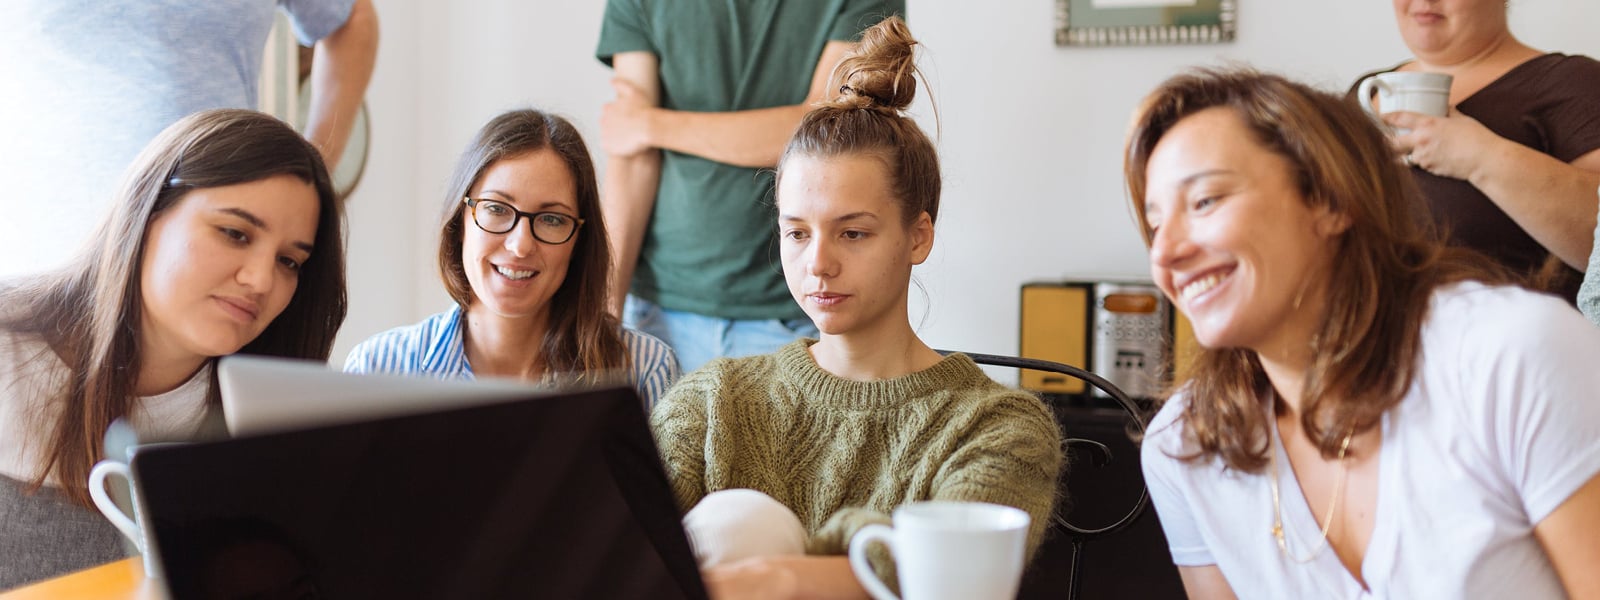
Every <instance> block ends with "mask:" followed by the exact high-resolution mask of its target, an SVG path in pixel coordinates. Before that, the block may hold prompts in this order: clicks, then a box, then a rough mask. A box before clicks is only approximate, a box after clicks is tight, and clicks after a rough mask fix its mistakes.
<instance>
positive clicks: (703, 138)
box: [645, 104, 810, 168]
mask: <svg viewBox="0 0 1600 600" xmlns="http://www.w3.org/2000/svg"><path fill="white" fill-rule="evenodd" d="M808 110H810V107H808V106H805V105H800V104H797V105H792V106H776V107H772V108H761V109H755V110H744V111H736V112H725V113H703V112H688V111H678V110H668V109H664V108H655V109H651V110H650V111H649V115H648V118H647V122H648V123H649V126H648V128H647V132H646V134H645V135H646V137H647V139H648V141H649V144H650V145H652V146H655V147H657V148H663V149H666V150H672V151H675V152H682V153H684V154H692V155H695V156H699V157H701V158H706V159H710V160H714V161H717V162H720V163H727V164H730V165H737V166H741V167H751V168H765V167H772V166H776V165H777V164H778V157H779V156H781V155H782V154H783V149H784V147H785V146H786V145H787V144H788V143H789V138H790V137H791V136H793V135H794V131H795V128H796V127H798V126H799V125H800V118H801V117H804V116H805V114H806V112H807V111H808Z"/></svg>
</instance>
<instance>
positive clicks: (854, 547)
mask: <svg viewBox="0 0 1600 600" xmlns="http://www.w3.org/2000/svg"><path fill="white" fill-rule="evenodd" d="M873 541H879V542H883V544H884V545H885V546H888V547H889V554H891V555H892V554H894V530H893V529H890V528H889V526H888V525H881V524H878V523H873V524H871V525H867V526H866V527H862V528H861V529H857V530H856V534H855V535H854V536H851V537H850V570H851V571H854V572H855V574H856V580H857V581H860V582H861V587H864V588H866V589H867V593H868V594H870V595H871V596H872V597H873V598H876V599H877V600H900V597H899V596H896V595H894V592H891V591H889V587H888V586H886V585H883V582H882V581H878V573H877V572H876V571H873V570H872V565H871V564H868V563H867V544H870V543H872V542H873Z"/></svg>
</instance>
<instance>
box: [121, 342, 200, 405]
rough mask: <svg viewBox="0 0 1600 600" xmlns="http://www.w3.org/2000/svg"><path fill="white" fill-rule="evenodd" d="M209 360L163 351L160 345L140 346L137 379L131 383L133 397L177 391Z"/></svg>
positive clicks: (182, 353)
mask: <svg viewBox="0 0 1600 600" xmlns="http://www.w3.org/2000/svg"><path fill="white" fill-rule="evenodd" d="M207 360H210V357H208V356H200V355H197V354H191V353H188V352H181V351H176V350H171V349H163V348H161V347H160V345H159V344H152V343H148V342H147V343H145V344H141V350H140V356H139V378H138V379H136V380H134V382H133V394H134V395H135V396H140V397H143V396H155V395H158V394H165V393H167V392H170V391H172V390H175V389H178V386H180V385H183V384H184V382H186V381H189V379H190V378H191V377H194V374H195V373H198V372H199V371H200V368H201V367H204V366H205V364H206V361H207Z"/></svg>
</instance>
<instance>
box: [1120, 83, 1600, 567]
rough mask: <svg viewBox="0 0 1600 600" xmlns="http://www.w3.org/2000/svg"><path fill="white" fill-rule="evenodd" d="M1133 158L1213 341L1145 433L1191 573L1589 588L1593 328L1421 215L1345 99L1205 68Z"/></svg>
mask: <svg viewBox="0 0 1600 600" xmlns="http://www.w3.org/2000/svg"><path fill="white" fill-rule="evenodd" d="M1126 157H1127V164H1126V177H1127V182H1128V187H1129V190H1130V192H1131V195H1132V202H1133V209H1134V211H1135V213H1136V215H1137V217H1138V220H1139V223H1140V225H1141V226H1142V227H1141V233H1143V234H1144V236H1145V239H1146V241H1147V242H1148V243H1149V245H1150V270H1151V275H1152V277H1153V278H1154V280H1155V282H1156V284H1157V285H1158V286H1160V287H1161V288H1162V290H1163V291H1164V292H1165V293H1166V294H1167V295H1168V296H1169V297H1170V298H1172V299H1173V301H1174V302H1175V303H1176V305H1177V307H1178V309H1179V310H1181V311H1182V312H1183V313H1184V314H1185V315H1186V316H1188V317H1189V319H1190V321H1191V322H1192V323H1193V324H1194V332H1195V337H1196V339H1198V340H1199V342H1200V344H1201V346H1203V349H1202V351H1201V352H1200V353H1199V356H1198V358H1197V359H1196V361H1195V364H1194V366H1193V367H1192V368H1191V369H1189V371H1188V372H1187V373H1185V374H1184V375H1183V377H1181V378H1180V381H1179V382H1178V384H1177V387H1176V392H1175V393H1174V394H1173V395H1172V397H1171V398H1170V399H1169V400H1168V401H1167V403H1166V404H1165V406H1163V407H1162V409H1161V411H1160V413H1159V414H1158V415H1157V416H1156V418H1155V419H1154V422H1153V423H1152V424H1151V426H1150V428H1149V434H1148V436H1147V437H1146V439H1145V442H1144V449H1143V461H1144V462H1143V466H1144V471H1145V475H1146V479H1147V481H1148V483H1149V486H1150V490H1151V497H1152V498H1153V499H1154V501H1155V504H1156V509H1157V512H1158V513H1159V515H1160V517H1161V523H1162V527H1163V529H1164V530H1165V531H1166V535H1167V539H1168V542H1169V544H1170V546H1171V550H1172V556H1173V560H1174V562H1176V563H1177V565H1178V566H1179V571H1180V573H1181V574H1182V577H1183V581H1184V586H1185V588H1187V590H1188V592H1189V595H1190V596H1191V597H1194V598H1230V597H1243V598H1368V597H1370V598H1468V597H1482V598H1504V597H1518V598H1547V597H1562V596H1563V595H1570V596H1576V597H1583V596H1586V595H1593V594H1594V593H1595V592H1596V591H1597V590H1600V536H1596V535H1594V532H1595V527H1596V526H1597V524H1600V479H1596V477H1595V475H1596V473H1597V472H1600V402H1596V401H1595V398H1594V396H1595V393H1596V392H1595V391H1596V390H1600V369H1596V368H1595V365H1597V364H1600V330H1597V329H1595V328H1594V327H1592V326H1590V325H1589V324H1588V323H1587V322H1586V321H1585V320H1584V319H1583V318H1582V317H1581V316H1580V315H1579V314H1578V313H1577V312H1576V311H1574V310H1572V309H1571V308H1570V307H1569V306H1567V305H1566V304H1565V303H1564V302H1562V301H1561V300H1559V299H1557V298H1554V297H1551V296H1545V295H1541V294H1536V293H1533V292H1529V291H1526V290H1524V289H1522V288H1519V287H1515V286H1512V285H1508V281H1509V280H1508V278H1507V277H1506V276H1505V275H1504V274H1503V273H1501V272H1499V271H1497V270H1496V267H1494V266H1492V265H1491V264H1489V263H1488V262H1487V261H1486V259H1483V258H1482V257H1479V256H1477V255H1473V254H1465V253H1464V251H1461V250H1451V249H1446V248H1445V247H1443V246H1442V245H1440V244H1439V243H1438V242H1437V241H1436V240H1437V239H1438V238H1437V237H1436V236H1435V235H1434V234H1433V232H1431V231H1427V230H1424V229H1421V227H1422V226H1421V225H1419V223H1422V222H1423V221H1422V220H1421V219H1419V218H1418V214H1417V211H1418V210H1419V209H1420V207H1421V204H1420V202H1419V200H1418V199H1417V196H1416V192H1415V190H1414V189H1413V188H1412V184H1411V183H1410V180H1409V176H1408V175H1407V174H1406V173H1405V169H1404V167H1403V166H1402V165H1401V164H1400V162H1399V161H1398V160H1396V159H1395V158H1394V157H1393V153H1392V151H1391V150H1390V149H1389V147H1388V146H1387V143H1386V142H1385V139H1384V136H1383V133H1382V132H1381V131H1380V130H1379V129H1378V127H1377V126H1376V125H1375V124H1374V123H1373V122H1372V121H1370V120H1369V119H1368V118H1367V117H1366V116H1365V115H1363V114H1362V113H1361V111H1360V109H1358V108H1354V107H1352V106H1350V105H1348V104H1345V103H1343V102H1341V100H1340V98H1339V97H1337V96H1335V95H1332V94H1327V93H1323V92H1320V91H1317V90H1313V89H1311V88H1309V87H1307V86H1304V85H1300V84H1297V83H1293V82H1290V81H1288V80H1285V79H1283V78H1280V77H1276V76H1271V75H1264V74H1259V73H1255V72H1252V71H1247V70H1236V71H1197V72H1194V73H1190V74H1184V75H1179V76H1176V77H1173V78H1172V79H1169V80H1168V81H1167V82H1165V83H1163V84H1162V85H1161V86H1160V87H1159V88H1158V89H1157V90H1156V91H1155V92H1153V93H1152V94H1151V95H1150V96H1149V97H1148V98H1147V99H1146V100H1145V102H1144V104H1143V105H1142V108H1141V110H1140V112H1139V115H1138V117H1137V119H1136V122H1135V125H1134V128H1133V130H1132V133H1131V134H1130V137H1129V140H1128V146H1127V155H1126Z"/></svg>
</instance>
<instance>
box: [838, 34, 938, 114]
mask: <svg viewBox="0 0 1600 600" xmlns="http://www.w3.org/2000/svg"><path fill="white" fill-rule="evenodd" d="M916 45H917V40H916V39H914V38H912V37H911V29H910V28H909V27H907V26H906V22H905V20H903V19H901V18H900V17H898V16H892V17H889V18H887V19H884V20H883V21H881V22H879V23H878V24H877V25H873V26H872V27H870V28H868V29H867V30H866V31H864V32H862V34H861V43H860V46H859V47H858V48H857V49H856V51H855V52H852V53H851V54H850V55H849V56H847V57H845V59H844V60H842V61H840V62H839V66H838V68H836V69H835V70H834V78H835V81H837V82H838V83H839V87H838V92H839V95H838V96H836V97H835V98H833V99H832V100H829V101H828V102H826V103H825V105H827V106H833V107H837V108H842V109H852V108H863V109H867V108H879V109H885V110H891V111H894V112H899V111H903V110H905V109H906V108H907V107H909V106H911V101H912V100H913V99H915V98H916V95H917V80H916V72H917V68H916V63H915V61H914V58H915V57H914V55H913V53H912V49H913V48H912V47H913V46H916Z"/></svg>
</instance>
